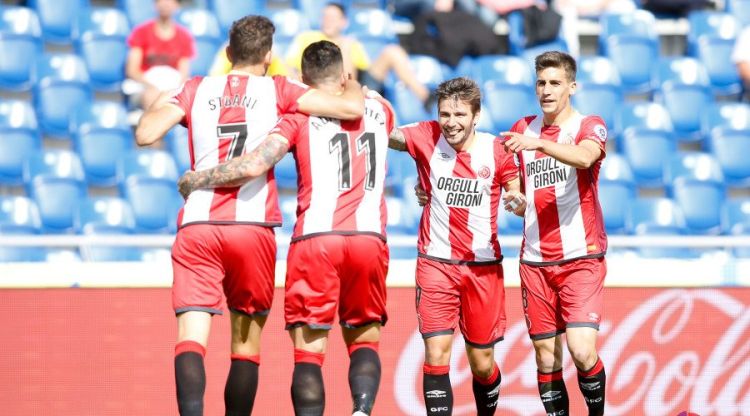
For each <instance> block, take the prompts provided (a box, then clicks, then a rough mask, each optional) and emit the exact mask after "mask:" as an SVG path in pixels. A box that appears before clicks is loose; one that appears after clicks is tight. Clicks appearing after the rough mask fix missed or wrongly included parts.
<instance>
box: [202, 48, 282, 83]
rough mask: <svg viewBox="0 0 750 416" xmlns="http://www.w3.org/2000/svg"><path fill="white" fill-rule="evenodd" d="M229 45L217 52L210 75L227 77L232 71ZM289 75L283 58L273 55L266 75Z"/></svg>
mask: <svg viewBox="0 0 750 416" xmlns="http://www.w3.org/2000/svg"><path fill="white" fill-rule="evenodd" d="M227 45H228V43H224V45H222V46H221V48H219V50H218V52H216V56H214V62H213V63H212V64H211V69H210V70H209V71H208V74H209V75H213V76H216V75H226V74H228V73H229V71H231V70H232V63H231V62H229V58H228V57H227ZM288 74H289V70H287V68H286V66H284V62H283V61H282V60H281V58H279V57H278V55H273V57H272V58H271V65H269V66H268V71H267V72H266V75H268V76H274V75H288Z"/></svg>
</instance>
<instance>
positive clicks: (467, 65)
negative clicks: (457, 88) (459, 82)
mask: <svg viewBox="0 0 750 416" xmlns="http://www.w3.org/2000/svg"><path fill="white" fill-rule="evenodd" d="M487 56H492V55H487ZM495 56H502V55H495ZM479 58H481V57H476V58H475V57H473V56H469V55H464V56H463V57H462V58H461V60H460V61H458V65H456V67H455V68H453V71H452V72H451V75H450V77H451V78H458V77H469V78H473V79H474V81H476V82H477V83H478V84H479V85H482V80H481V79H480V78H479V76H478V75H477V73H478V72H479V70H480V66H479V65H478V63H477V59H479Z"/></svg>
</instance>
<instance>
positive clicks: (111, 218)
mask: <svg viewBox="0 0 750 416" xmlns="http://www.w3.org/2000/svg"><path fill="white" fill-rule="evenodd" d="M76 228H77V229H79V230H80V231H81V232H82V233H83V234H131V233H132V232H133V231H134V229H135V217H134V215H133V209H132V208H131V207H130V204H128V202H127V201H125V200H124V199H122V198H115V197H98V198H89V199H86V200H85V201H81V204H80V205H79V206H78V211H77V213H76Z"/></svg>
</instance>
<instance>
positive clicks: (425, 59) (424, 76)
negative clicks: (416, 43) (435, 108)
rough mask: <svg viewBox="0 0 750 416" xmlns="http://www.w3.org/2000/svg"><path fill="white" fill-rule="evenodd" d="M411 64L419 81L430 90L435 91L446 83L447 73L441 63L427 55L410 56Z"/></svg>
mask: <svg viewBox="0 0 750 416" xmlns="http://www.w3.org/2000/svg"><path fill="white" fill-rule="evenodd" d="M409 63H410V64H411V68H412V70H414V73H415V74H416V76H417V79H418V80H419V82H421V83H422V84H424V85H426V86H427V87H428V88H430V89H435V88H437V86H438V85H439V84H440V83H441V82H443V81H445V79H446V78H445V75H446V74H445V72H444V70H443V66H442V65H441V64H440V61H438V60H437V59H435V58H433V57H432V56H427V55H410V56H409Z"/></svg>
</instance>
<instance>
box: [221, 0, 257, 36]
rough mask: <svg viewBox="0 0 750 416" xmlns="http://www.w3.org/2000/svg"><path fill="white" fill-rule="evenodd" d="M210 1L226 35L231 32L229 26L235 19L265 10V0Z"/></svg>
mask: <svg viewBox="0 0 750 416" xmlns="http://www.w3.org/2000/svg"><path fill="white" fill-rule="evenodd" d="M209 3H210V6H211V10H213V12H214V14H215V15H216V18H217V19H218V20H219V25H220V26H221V30H222V32H223V33H224V34H225V35H226V34H228V33H229V28H231V27H232V23H234V21H235V20H237V19H240V18H242V17H244V16H247V15H250V14H263V12H264V8H263V4H264V1H263V0H243V1H237V0H210V2H209Z"/></svg>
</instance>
